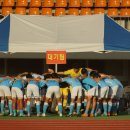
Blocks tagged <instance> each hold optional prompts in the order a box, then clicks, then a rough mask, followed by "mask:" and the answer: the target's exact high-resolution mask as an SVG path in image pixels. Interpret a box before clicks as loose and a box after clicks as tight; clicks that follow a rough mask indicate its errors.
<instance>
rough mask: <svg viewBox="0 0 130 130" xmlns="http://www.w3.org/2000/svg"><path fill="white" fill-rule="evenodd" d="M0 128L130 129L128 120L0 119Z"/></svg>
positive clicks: (42, 129)
mask: <svg viewBox="0 0 130 130" xmlns="http://www.w3.org/2000/svg"><path fill="white" fill-rule="evenodd" d="M0 130H130V120H38V119H36V120H34V119H31V120H26V119H25V120H0Z"/></svg>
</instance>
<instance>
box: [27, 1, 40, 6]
mask: <svg viewBox="0 0 130 130" xmlns="http://www.w3.org/2000/svg"><path fill="white" fill-rule="evenodd" d="M40 6H41V0H31V1H30V7H40Z"/></svg>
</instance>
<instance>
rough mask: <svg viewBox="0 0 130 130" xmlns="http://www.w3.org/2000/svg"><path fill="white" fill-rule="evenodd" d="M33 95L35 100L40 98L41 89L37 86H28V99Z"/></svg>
mask: <svg viewBox="0 0 130 130" xmlns="http://www.w3.org/2000/svg"><path fill="white" fill-rule="evenodd" d="M32 94H33V96H34V97H35V98H39V97H40V95H39V88H38V86H37V85H35V84H28V85H27V98H31V97H32Z"/></svg>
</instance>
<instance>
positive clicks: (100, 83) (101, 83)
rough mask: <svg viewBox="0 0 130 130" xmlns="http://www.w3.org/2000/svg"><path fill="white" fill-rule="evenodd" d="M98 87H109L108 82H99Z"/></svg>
mask: <svg viewBox="0 0 130 130" xmlns="http://www.w3.org/2000/svg"><path fill="white" fill-rule="evenodd" d="M98 86H99V87H100V88H104V87H106V86H108V85H107V84H106V82H105V81H104V80H100V81H99V82H98Z"/></svg>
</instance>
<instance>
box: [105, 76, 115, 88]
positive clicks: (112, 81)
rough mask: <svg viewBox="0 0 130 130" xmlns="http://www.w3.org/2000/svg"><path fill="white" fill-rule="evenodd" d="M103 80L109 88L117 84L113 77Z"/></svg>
mask: <svg viewBox="0 0 130 130" xmlns="http://www.w3.org/2000/svg"><path fill="white" fill-rule="evenodd" d="M104 81H105V83H106V84H107V85H108V86H109V87H111V88H112V87H115V86H117V83H116V82H115V81H114V80H113V79H110V78H105V79H104Z"/></svg>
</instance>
